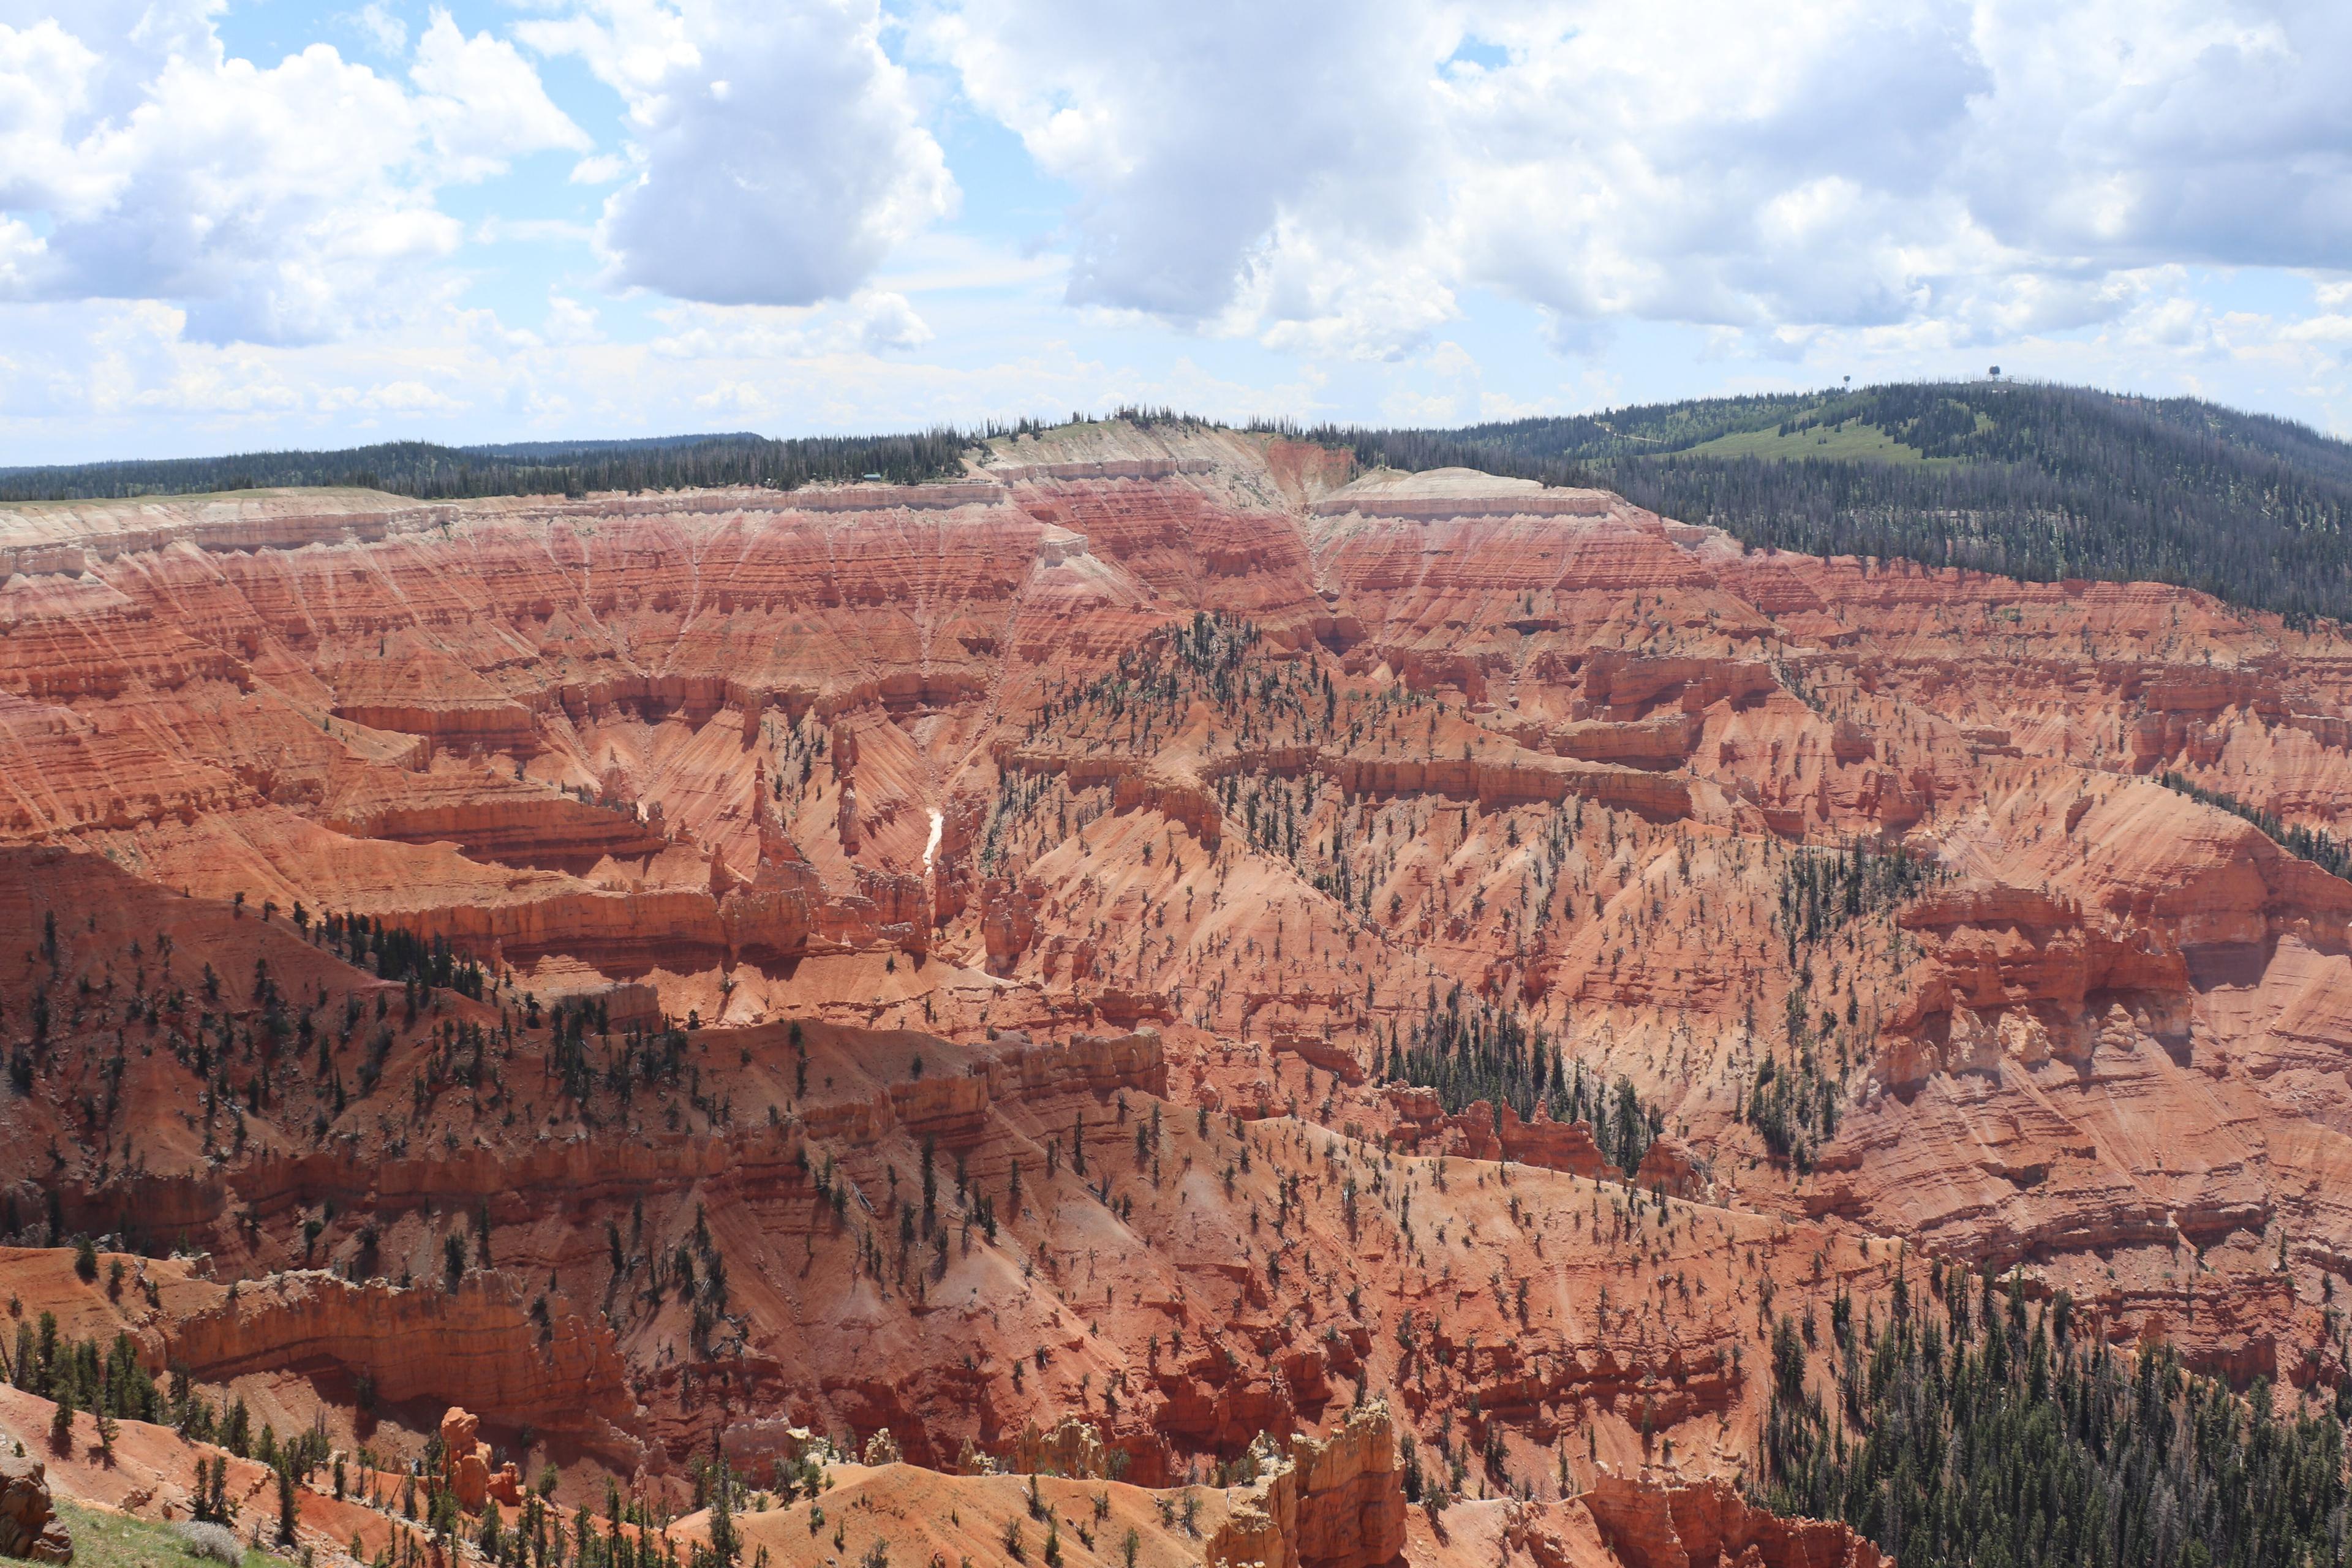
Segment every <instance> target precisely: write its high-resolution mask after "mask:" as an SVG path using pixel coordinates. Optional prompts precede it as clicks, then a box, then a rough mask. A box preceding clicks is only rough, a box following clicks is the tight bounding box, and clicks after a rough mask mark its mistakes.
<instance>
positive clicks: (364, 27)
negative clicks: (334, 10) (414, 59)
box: [343, 0, 408, 59]
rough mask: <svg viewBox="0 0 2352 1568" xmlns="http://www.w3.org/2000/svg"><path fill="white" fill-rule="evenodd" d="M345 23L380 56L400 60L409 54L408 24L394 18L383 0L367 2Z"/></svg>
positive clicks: (368, 0)
mask: <svg viewBox="0 0 2352 1568" xmlns="http://www.w3.org/2000/svg"><path fill="white" fill-rule="evenodd" d="M343 21H344V22H345V23H346V24H348V25H349V26H350V27H351V29H352V31H353V32H355V33H357V34H358V35H359V36H360V37H362V38H364V39H366V40H367V43H368V45H369V47H372V48H373V49H374V50H375V52H376V53H378V54H380V55H386V56H389V57H391V58H394V59H398V58H400V57H401V56H403V55H404V54H406V53H408V24H407V23H406V22H404V21H403V20H401V18H400V17H398V16H394V14H393V12H392V10H391V8H390V7H389V6H387V5H384V3H383V0H367V4H366V5H362V6H361V7H360V8H359V9H358V10H357V11H355V12H353V13H352V15H350V16H346V17H344V18H343Z"/></svg>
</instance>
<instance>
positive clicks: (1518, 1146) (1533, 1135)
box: [1388, 1089, 1672, 1182]
mask: <svg viewBox="0 0 2352 1568" xmlns="http://www.w3.org/2000/svg"><path fill="white" fill-rule="evenodd" d="M1388 1101H1389V1105H1390V1107H1391V1110H1394V1111H1395V1113H1396V1117H1397V1131H1398V1134H1399V1137H1400V1140H1401V1141H1402V1142H1403V1143H1404V1145H1405V1146H1406V1147H1408V1148H1411V1149H1414V1150H1417V1151H1420V1152H1423V1153H1431V1154H1453V1155H1457V1156H1460V1157H1462V1158H1465V1159H1471V1160H1511V1161H1516V1162H1517V1163H1519V1164H1522V1165H1540V1166H1542V1167H1543V1168H1544V1169H1546V1170H1548V1171H1565V1172H1567V1173H1569V1174H1570V1175H1573V1176H1583V1177H1585V1178H1587V1179H1588V1180H1591V1181H1596V1182H1613V1181H1621V1180H1622V1179H1623V1177H1624V1173H1623V1172H1622V1171H1620V1170H1619V1169H1618V1168H1617V1167H1616V1166H1614V1165H1612V1164H1611V1163H1609V1162H1608V1161H1607V1160H1604V1159H1603V1158H1601V1145H1600V1144H1599V1143H1598V1142H1595V1141H1594V1140H1593V1136H1592V1127H1591V1123H1590V1122H1584V1121H1552V1120H1550V1119H1549V1117H1545V1118H1541V1119H1539V1120H1538V1121H1520V1120H1519V1113H1518V1112H1517V1111H1516V1110H1512V1109H1511V1108H1510V1107H1509V1106H1507V1105H1506V1106H1503V1107H1502V1108H1500V1109H1499V1110H1497V1109H1496V1107H1495V1106H1494V1105H1493V1104H1491V1103H1489V1102H1488V1101H1486V1100H1473V1101H1472V1102H1471V1103H1470V1104H1468V1105H1465V1106H1464V1107H1463V1108H1462V1109H1461V1110H1459V1111H1456V1112H1455V1113H1454V1115H1452V1116H1448V1115H1446V1114H1445V1112H1444V1108H1443V1107H1442V1106H1441V1105H1440V1104H1439V1102H1438V1098H1437V1094H1436V1091H1435V1090H1433V1089H1390V1090H1389V1091H1388ZM1658 1174H1659V1175H1660V1176H1661V1178H1662V1179H1664V1178H1665V1177H1667V1176H1669V1175H1671V1174H1672V1173H1671V1172H1669V1171H1667V1170H1665V1169H1664V1168H1663V1167H1662V1168H1661V1170H1660V1172H1659V1173H1658Z"/></svg>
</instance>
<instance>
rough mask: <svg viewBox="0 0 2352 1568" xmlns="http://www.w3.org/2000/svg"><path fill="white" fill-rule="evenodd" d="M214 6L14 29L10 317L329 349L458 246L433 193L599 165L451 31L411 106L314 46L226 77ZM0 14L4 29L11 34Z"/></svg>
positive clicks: (78, 16)
mask: <svg viewBox="0 0 2352 1568" xmlns="http://www.w3.org/2000/svg"><path fill="white" fill-rule="evenodd" d="M214 9H215V6H213V5H210V4H208V3H207V0H154V3H153V4H152V5H150V4H142V3H139V0H101V3H100V4H95V5H89V6H86V7H82V8H79V9H77V10H76V11H74V12H73V13H72V15H71V18H70V20H69V21H68V22H65V23H60V22H59V21H58V20H57V19H55V18H44V19H42V20H39V21H36V22H32V23H30V24H27V25H24V26H11V25H9V24H8V23H6V22H5V21H0V206H5V208H7V209H9V211H10V212H11V213H15V214H36V215H39V216H41V217H42V218H43V219H44V220H45V221H46V223H47V233H46V234H45V235H43V236H41V237H39V239H38V240H37V243H35V244H33V245H29V246H28V245H26V244H25V243H24V242H23V241H22V239H21V238H16V239H14V240H13V242H12V243H9V244H7V245H6V246H5V248H0V287H5V289H6V290H7V294H8V297H10V298H15V299H19V300H23V299H51V300H59V299H79V298H92V297H97V298H114V299H163V300H177V301H181V302H183V303H184V305H185V306H186V308H187V311H188V315H187V330H188V331H190V332H191V333H192V334H193V335H194V336H197V337H200V338H205V339H209V340H213V341H220V342H226V341H230V340H236V339H247V340H253V341H257V342H319V341H323V340H328V339H331V338H334V337H337V336H340V335H342V334H343V333H345V332H347V331H352V330H353V329H354V328H356V327H359V326H362V325H365V324H366V323H368V322H369V321H385V320H390V319H393V318H394V316H396V315H397V314H398V313H399V312H400V311H401V310H404V309H406V308H410V307H412V306H413V305H414V304H415V301H416V300H418V298H419V297H420V295H421V294H429V292H430V291H431V289H432V288H433V286H434V285H433V283H432V281H431V280H430V279H426V278H425V277H423V276H421V275H420V271H419V269H420V268H422V267H423V266H425V264H429V263H431V262H434V261H436V260H438V259H440V258H444V257H446V256H447V255H448V254H449V252H450V251H451V250H452V249H454V248H455V247H456V246H457V243H458V242H459V239H460V237H461V236H460V231H459V228H458V226H457V223H456V222H455V221H454V220H453V219H451V218H450V217H449V216H446V214H444V213H443V212H441V211H440V209H439V208H438V206H437V205H436V191H437V190H438V189H439V187H441V186H442V185H444V184H449V183H451V182H456V181H462V180H470V179H478V178H481V177H483V176H484V175H487V174H492V173H495V172H497V171H499V169H501V168H503V167H505V166H506V165H507V163H509V161H510V160H511V159H513V158H515V157H517V156H520V155H522V154H525V153H532V152H536V151H541V150H545V149H550V148H562V147H573V148H578V147H584V146H585V144H586V142H585V137H584V135H583V133H582V132H581V131H580V130H579V128H578V127H577V126H575V125H573V124H572V122H571V121H570V120H569V119H567V118H566V117H565V116H564V115H562V112H561V111H559V110H556V109H555V108H554V106H553V105H552V104H551V102H550V101H549V100H548V99H547V96H546V94H545V92H544V90H543V89H541V86H540V83H539V79H538V77H537V74H536V73H535V72H534V71H533V70H532V69H531V68H530V66H529V64H528V63H526V62H525V61H524V60H523V59H522V58H521V57H520V55H518V54H516V53H515V51H514V49H513V48H512V47H511V46H509V45H507V44H504V43H500V42H497V41H495V40H492V39H491V38H489V37H488V36H487V35H477V36H476V37H472V38H467V37H465V36H464V35H463V34H462V33H461V32H459V30H458V29H457V26H456V25H455V24H454V23H452V22H451V21H450V20H449V18H448V16H446V15H445V14H441V13H437V12H436V14H435V16H434V18H433V22H432V25H431V26H429V27H428V28H427V30H426V32H425V36H424V37H423V38H422V39H421V40H420V41H419V45H418V48H417V54H416V59H415V66H414V68H413V72H412V78H411V79H412V81H413V82H414V84H415V90H414V91H412V90H410V89H408V88H405V87H404V86H403V85H401V84H400V83H399V82H397V81H394V80H393V79H389V78H386V77H383V76H380V75H378V74H377V73H376V72H374V71H373V70H372V69H370V68H368V67H366V66H363V65H360V64H356V63H354V62H352V61H348V60H346V59H344V58H342V57H341V55H340V54H338V53H337V52H336V50H335V49H334V48H333V47H331V46H330V45H327V44H312V45H310V47H307V48H305V49H303V50H302V51H301V52H300V53H299V54H293V55H289V56H288V57H286V58H284V59H283V60H281V61H280V62H279V63H278V64H277V65H276V66H273V67H269V68H261V67H258V66H257V65H255V64H254V63H253V62H252V61H249V60H245V59H239V58H231V57H230V56H228V55H227V53H226V50H225V49H224V48H223V47H222V44H221V42H220V39H219V37H217V36H216V35H215V32H214V30H213V26H212V20H211V15H212V12H213V11H214ZM0 14H5V13H0Z"/></svg>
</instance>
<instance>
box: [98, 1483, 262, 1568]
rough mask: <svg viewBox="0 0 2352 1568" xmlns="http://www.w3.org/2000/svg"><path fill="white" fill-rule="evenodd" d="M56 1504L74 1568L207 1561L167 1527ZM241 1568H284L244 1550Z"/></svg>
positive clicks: (190, 1565)
mask: <svg viewBox="0 0 2352 1568" xmlns="http://www.w3.org/2000/svg"><path fill="white" fill-rule="evenodd" d="M57 1510H58V1518H59V1519H60V1520H62V1521H65V1527H66V1528H67V1529H68V1530H69V1531H73V1544H74V1568H182V1565H184V1568H195V1564H197V1563H204V1562H208V1561H210V1560H209V1559H206V1558H199V1557H196V1556H194V1555H193V1554H191V1553H190V1552H188V1550H187V1549H186V1548H185V1547H184V1546H183V1545H182V1544H181V1542H180V1537H179V1535H178V1533H177V1532H176V1531H173V1529H172V1527H171V1526H170V1525H168V1524H161V1523H158V1522H157V1521H153V1520H151V1519H133V1518H131V1516H130V1515H129V1514H122V1513H109V1512H106V1511H105V1510H100V1509H89V1508H84V1507H82V1506H81V1505H80V1504H79V1503H78V1502H74V1501H72V1500H69V1499H66V1498H58V1499H57ZM245 1568H286V1563H285V1561H284V1559H282V1558H277V1557H270V1556H268V1555H265V1554H264V1553H262V1552H255V1551H251V1550H249V1549H248V1550H247V1552H246V1554H245Z"/></svg>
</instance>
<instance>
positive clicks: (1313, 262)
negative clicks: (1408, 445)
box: [924, 0, 1460, 346]
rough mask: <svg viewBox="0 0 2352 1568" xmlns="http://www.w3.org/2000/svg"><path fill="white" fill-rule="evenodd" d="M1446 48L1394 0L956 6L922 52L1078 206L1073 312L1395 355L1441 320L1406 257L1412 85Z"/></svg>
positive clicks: (1414, 115) (1435, 296) (1450, 28)
mask: <svg viewBox="0 0 2352 1568" xmlns="http://www.w3.org/2000/svg"><path fill="white" fill-rule="evenodd" d="M1459 36H1460V27H1459V26H1458V25H1457V24H1454V23H1453V22H1451V21H1449V20H1448V18H1447V17H1446V16H1444V13H1443V11H1442V9H1441V8H1437V7H1432V6H1427V5H1414V4H1412V3H1411V0H1365V3H1364V4H1363V5H1360V6H1357V7H1353V8H1351V9H1350V11H1349V14H1348V15H1347V16H1344V17H1341V16H1334V15H1333V13H1332V12H1331V11H1330V10H1329V9H1328V7H1326V6H1320V5H1305V4H1298V3H1295V0H1291V3H1276V4H1265V3H1263V0H1202V3H1197V4H1188V5H1162V4H1157V3H1155V0H966V3H965V4H963V5H961V6H960V7H958V8H956V9H954V10H952V11H950V12H947V13H945V14H943V15H941V16H938V17H937V18H935V19H934V20H933V21H932V23H931V24H930V26H929V27H928V28H927V30H926V34H925V38H924V47H926V49H927V51H928V52H929V54H931V55H933V56H935V57H937V58H942V59H944V60H946V61H948V62H950V63H951V65H952V67H953V68H954V69H955V71H956V72H957V74H958V76H959V79H960V80H961V83H962V87H963V90H964V92H965V94H966V96H967V97H969V98H970V100H971V101H972V102H973V103H974V104H975V105H976V106H978V107H979V108H980V109H981V110H983V111H985V112H986V113H988V114H990V115H992V116H994V117H995V118H996V119H998V120H1000V121H1003V123H1004V124H1005V125H1007V126H1008V127H1010V128H1011V129H1012V130H1013V131H1014V132H1017V133H1018V134H1019V135H1020V137H1021V139H1022V142H1023V144H1024V146H1025V147H1026V149H1027V150H1028V153H1029V154H1030V156H1031V157H1032V158H1034V160H1036V162H1037V163H1039V164H1040V165H1041V166H1042V167H1044V168H1045V170H1046V171H1047V172H1048V173H1050V174H1055V175H1057V176H1059V177H1061V178H1063V179H1066V180H1068V181H1070V182H1071V183H1072V184H1075V185H1076V186H1077V187H1078V189H1079V190H1080V191H1081V192H1082V193H1083V199H1082V202H1081V204H1080V205H1079V206H1078V208H1077V210H1076V211H1075V212H1074V213H1073V214H1072V215H1071V216H1072V233H1073V237H1074V248H1075V254H1074V255H1073V257H1072V260H1071V268H1070V283H1069V297H1070V299H1071V300H1072V301H1073V302H1074V303H1077V304H1085V305H1099V306H1106V307H1110V308H1114V309H1121V310H1141V311H1146V312H1149V313H1150V314H1153V315H1156V316H1160V317H1162V318H1165V319H1168V320H1171V321H1178V322H1181V323H1183V324H1186V325H1190V326H1199V327H1207V326H1215V325H1218V324H1220V323H1223V322H1225V321H1228V319H1229V318H1230V317H1231V316H1232V314H1233V313H1234V311H1235V310H1237V309H1245V310H1247V312H1248V313H1249V314H1251V315H1253V316H1255V317H1257V318H1259V319H1264V320H1268V321H1283V322H1287V323H1290V324H1291V325H1292V326H1293V327H1294V328H1295V329H1297V337H1298V339H1299V341H1301V342H1308V341H1314V340H1317V339H1318V338H1323V337H1328V335H1330V333H1331V332H1332V331H1333V330H1334V329H1335V328H1336V329H1338V330H1339V331H1342V332H1343V333H1344V334H1345V335H1349V336H1358V337H1362V338H1366V339H1369V340H1374V341H1381V342H1385V343H1387V344H1389V345H1390V346H1396V345H1398V344H1401V343H1403V342H1409V341H1412V340H1414V339H1416V338H1417V337H1418V336H1419V335H1420V334H1421V333H1422V332H1423V331H1425V330H1426V329H1427V328H1428V327H1430V326H1432V325H1433V324H1434V323H1435V322H1437V321H1442V320H1444V319H1445V318H1446V317H1447V316H1448V315H1449V314H1451V313H1452V310H1453V305H1452V300H1451V299H1450V297H1449V295H1448V291H1447V286H1446V284H1445V283H1444V280H1443V279H1442V278H1441V277H1439V276H1437V275H1435V274H1433V273H1432V272H1431V271H1430V270H1429V269H1427V268H1424V267H1422V266H1420V265H1417V264H1416V262H1415V261H1414V260H1413V259H1412V252H1414V251H1415V250H1416V249H1418V248H1419V247H1423V246H1424V245H1426V244H1427V242H1428V241H1429V239H1430V237H1431V230H1432V227H1433V222H1434V220H1436V219H1437V218H1438V217H1439V216H1441V215H1440V203H1439V201H1438V200H1437V199H1436V198H1437V197H1438V195H1439V194H1440V191H1441V189H1442V185H1443V183H1444V178H1445V175H1446V173H1447V171H1446V167H1445V161H1444V149H1443V145H1442V143H1443V126H1444V105H1443V103H1442V101H1441V97H1440V87H1441V84H1440V83H1439V81H1438V80H1437V79H1436V78H1435V76H1434V75H1433V66H1434V64H1435V62H1436V60H1438V59H1440V58H1444V56H1445V55H1446V54H1448V53H1450V52H1451V51H1452V49H1453V48H1454V42H1455V40H1456V39H1457V38H1458V37H1459ZM1351 318H1352V319H1351Z"/></svg>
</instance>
